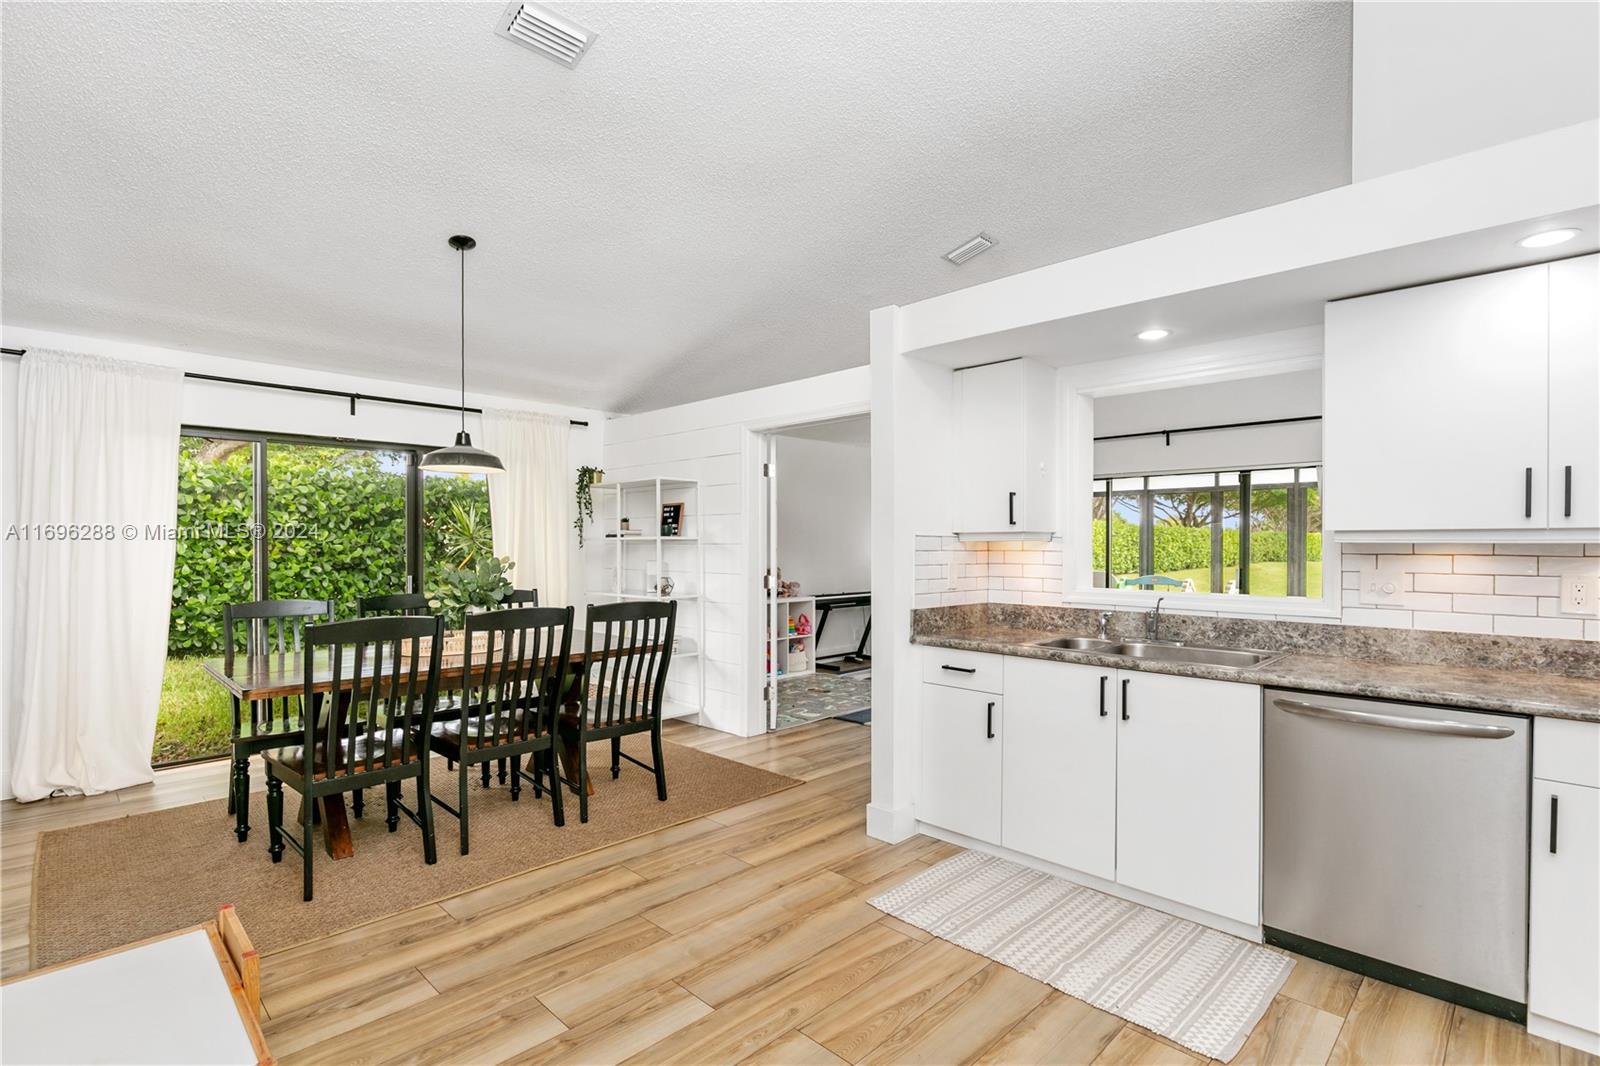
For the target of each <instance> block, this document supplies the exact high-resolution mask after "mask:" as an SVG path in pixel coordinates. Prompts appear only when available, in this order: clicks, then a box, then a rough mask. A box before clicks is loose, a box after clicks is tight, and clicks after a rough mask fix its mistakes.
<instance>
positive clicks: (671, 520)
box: [661, 500, 683, 537]
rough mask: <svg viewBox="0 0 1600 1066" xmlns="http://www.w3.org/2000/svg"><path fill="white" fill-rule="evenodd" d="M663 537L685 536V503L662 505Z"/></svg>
mask: <svg viewBox="0 0 1600 1066" xmlns="http://www.w3.org/2000/svg"><path fill="white" fill-rule="evenodd" d="M661 535H662V536H663V537H679V536H682V535H683V502H682V501H681V500H680V501H678V502H676V503H663V504H662V505H661Z"/></svg>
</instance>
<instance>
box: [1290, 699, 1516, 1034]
mask: <svg viewBox="0 0 1600 1066" xmlns="http://www.w3.org/2000/svg"><path fill="white" fill-rule="evenodd" d="M1265 699H1266V726H1265V729H1266V742H1265V747H1264V751H1263V759H1262V762H1263V766H1264V774H1265V778H1266V780H1265V795H1266V810H1265V812H1264V831H1263V841H1262V861H1263V870H1264V878H1263V881H1264V883H1263V885H1262V914H1263V925H1265V926H1266V927H1267V933H1266V936H1267V940H1268V942H1269V943H1278V944H1280V945H1282V946H1285V947H1288V948H1290V949H1292V950H1296V951H1301V952H1302V953H1303V954H1307V955H1312V956H1316V957H1321V958H1323V959H1325V960H1326V961H1329V962H1333V963H1335V964H1338V965H1343V966H1345V967H1347V968H1351V969H1358V970H1362V971H1364V972H1367V973H1370V974H1372V975H1373V976H1375V977H1378V978H1380V979H1382V980H1387V981H1390V982H1392V983H1398V984H1402V985H1405V986H1407V987H1411V988H1416V989H1418V990H1419V991H1423V992H1427V993H1429V994H1430V995H1435V996H1439V997H1440V998H1443V999H1450V1000H1453V1001H1455V1002H1458V1003H1465V1004H1466V1005H1468V1006H1472V1007H1475V1008H1476V1009H1479V1010H1485V1011H1489V1012H1491V1013H1494V1014H1499V1015H1501V1016H1504V1017H1512V1018H1520V1017H1521V1016H1522V1014H1523V1013H1524V1010H1523V1007H1522V1005H1523V1004H1524V1003H1526V1001H1527V995H1526V991H1527V960H1528V775H1529V758H1530V738H1531V736H1532V728H1531V723H1530V722H1529V720H1528V719H1527V718H1523V717H1520V716H1516V715H1502V714H1490V713H1483V712H1476V711H1462V710H1455V709H1453V708H1446V707H1428V706H1421V705H1414V704H1403V703H1388V702H1384V701H1380V700H1366V699H1352V698H1349V697H1342V696H1321V695H1312V694H1307V693H1303V692H1291V691H1287V690H1283V689H1271V688H1269V689H1267V690H1266V694H1265Z"/></svg>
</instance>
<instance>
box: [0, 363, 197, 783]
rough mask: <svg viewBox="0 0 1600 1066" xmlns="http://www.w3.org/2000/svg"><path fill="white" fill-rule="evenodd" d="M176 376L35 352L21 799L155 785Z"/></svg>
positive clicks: (22, 646)
mask: <svg viewBox="0 0 1600 1066" xmlns="http://www.w3.org/2000/svg"><path fill="white" fill-rule="evenodd" d="M182 380H183V376H182V374H181V373H180V372H179V371H176V370H170V369H167V368H164V367H153V366H144V365H142V364H138V363H128V362H123V361H120V360H115V359H102V358H98V357H95V356H86V355H73V354H69V353H64V352H50V351H40V350H38V349H34V348H30V349H29V350H28V354H27V355H26V357H24V358H23V360H22V367H21V371H20V381H19V385H18V389H17V395H16V418H17V427H18V429H17V444H18V447H17V460H18V471H17V526H18V531H19V539H18V541H17V542H16V544H15V548H16V552H17V556H16V588H15V595H14V596H13V599H12V602H13V609H12V617H11V632H12V659H11V664H12V669H11V677H10V680H9V684H10V686H11V691H10V692H9V693H8V696H9V697H10V698H9V700H8V701H7V702H8V703H9V705H10V707H11V709H12V713H14V714H17V715H18V717H19V728H18V735H17V746H16V750H15V752H14V757H13V762H12V771H11V787H12V790H13V791H14V792H15V793H16V795H17V798H18V799H20V800H35V799H41V798H43V797H45V796H49V795H51V794H52V793H55V792H58V791H59V792H65V793H73V792H82V793H87V794H93V793H96V792H106V791H109V790H111V789H116V788H125V787H127V786H128V785H135V784H139V783H140V782H144V781H149V780H151V779H152V777H153V774H152V773H151V770H150V745H151V742H152V741H153V740H154V739H155V729H156V711H157V709H158V707H159V705H160V702H161V674H162V670H163V668H164V666H165V661H166V653H167V615H168V610H169V607H170V604H171V598H172V565H173V557H174V552H175V542H174V541H173V540H172V539H171V537H170V535H168V531H170V530H171V528H172V526H173V525H174V523H175V522H176V521H177V514H178V436H179V432H180V426H181V420H182V410H181V404H182Z"/></svg>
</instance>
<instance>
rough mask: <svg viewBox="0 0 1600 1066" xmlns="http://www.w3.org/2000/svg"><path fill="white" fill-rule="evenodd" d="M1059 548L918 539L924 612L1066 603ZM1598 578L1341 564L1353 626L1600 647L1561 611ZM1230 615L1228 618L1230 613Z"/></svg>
mask: <svg viewBox="0 0 1600 1066" xmlns="http://www.w3.org/2000/svg"><path fill="white" fill-rule="evenodd" d="M1062 550H1063V548H1062V544H1061V541H1060V540H1059V539H1057V540H1052V541H1021V542H1011V541H987V542H985V541H979V542H973V541H961V540H958V539H957V538H955V537H951V536H919V537H918V538H917V547H916V582H917V586H916V606H917V607H918V608H927V607H955V606H962V605H965V604H980V603H1000V604H1021V605H1024V606H1030V607H1057V606H1060V605H1061V603H1062V602H1063V588H1062V577H1061V575H1062V567H1061V553H1062ZM1379 564H1382V565H1383V566H1384V569H1386V570H1393V569H1398V570H1399V571H1400V573H1401V588H1402V589H1403V590H1404V592H1405V596H1404V598H1403V600H1402V601H1401V602H1399V603H1394V604H1383V605H1378V606H1371V605H1365V604H1363V603H1362V602H1361V591H1360V588H1361V580H1360V579H1361V568H1362V567H1363V566H1377V565H1379ZM1569 571H1578V572H1582V573H1586V574H1590V575H1593V576H1595V577H1597V578H1600V544H1439V543H1426V542H1414V543H1413V542H1407V543H1383V544H1370V543H1369V544H1347V545H1345V546H1344V549H1343V552H1342V553H1341V556H1340V592H1339V595H1340V597H1341V599H1342V604H1341V614H1340V619H1339V620H1340V621H1342V622H1343V623H1344V624H1345V625H1360V626H1375V627H1383V628H1389V629H1425V630H1434V631H1439V632H1448V633H1484V634H1498V635H1502V636H1519V637H1553V638H1562V639H1569V640H1600V618H1595V617H1589V618H1578V617H1573V616H1569V615H1563V614H1562V613H1561V612H1560V594H1561V575H1562V574H1563V573H1566V572H1569ZM1224 613H1226V612H1224Z"/></svg>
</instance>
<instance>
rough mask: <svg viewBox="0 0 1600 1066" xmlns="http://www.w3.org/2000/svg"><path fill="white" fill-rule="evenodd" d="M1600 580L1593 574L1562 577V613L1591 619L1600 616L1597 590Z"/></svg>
mask: <svg viewBox="0 0 1600 1066" xmlns="http://www.w3.org/2000/svg"><path fill="white" fill-rule="evenodd" d="M1597 588H1600V579H1597V578H1596V577H1595V576H1594V575H1593V574H1578V573H1572V574H1562V575H1561V613H1562V614H1575V615H1581V616H1583V617H1585V618H1591V617H1594V616H1596V615H1600V597H1597V596H1596V590H1597Z"/></svg>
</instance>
